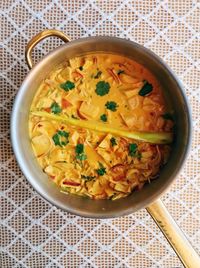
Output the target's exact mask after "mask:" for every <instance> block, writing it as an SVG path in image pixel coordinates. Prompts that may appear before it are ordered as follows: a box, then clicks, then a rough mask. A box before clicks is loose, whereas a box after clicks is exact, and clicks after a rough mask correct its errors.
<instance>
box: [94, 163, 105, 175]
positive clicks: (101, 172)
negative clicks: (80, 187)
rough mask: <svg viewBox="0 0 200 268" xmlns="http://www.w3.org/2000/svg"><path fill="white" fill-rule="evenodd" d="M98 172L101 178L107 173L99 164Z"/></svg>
mask: <svg viewBox="0 0 200 268" xmlns="http://www.w3.org/2000/svg"><path fill="white" fill-rule="evenodd" d="M96 171H97V174H98V175H99V176H103V175H104V174H105V173H106V168H105V167H104V166H103V165H102V164H101V163H100V162H99V169H97V170H96Z"/></svg>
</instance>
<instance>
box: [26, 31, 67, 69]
mask: <svg viewBox="0 0 200 268" xmlns="http://www.w3.org/2000/svg"><path fill="white" fill-rule="evenodd" d="M49 36H56V37H59V38H60V39H62V40H63V41H64V42H66V43H67V42H69V41H70V38H69V37H68V36H67V35H66V34H64V33H63V32H60V31H58V30H56V29H50V30H44V31H42V32H40V33H38V34H37V35H35V36H34V37H33V38H32V39H31V40H30V41H29V42H28V44H27V46H26V49H25V58H26V62H27V64H28V67H29V68H30V69H31V68H32V67H33V65H34V64H33V59H32V51H33V48H34V47H35V46H36V45H37V44H38V43H39V42H40V41H42V40H43V39H45V38H47V37H49Z"/></svg>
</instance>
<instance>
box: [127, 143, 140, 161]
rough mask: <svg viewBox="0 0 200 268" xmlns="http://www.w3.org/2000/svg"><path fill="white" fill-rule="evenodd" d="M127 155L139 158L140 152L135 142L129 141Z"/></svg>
mask: <svg viewBox="0 0 200 268" xmlns="http://www.w3.org/2000/svg"><path fill="white" fill-rule="evenodd" d="M128 149H129V155H130V156H132V157H137V158H138V159H140V158H141V153H140V152H139V151H138V146H137V144H136V143H129V148H128Z"/></svg>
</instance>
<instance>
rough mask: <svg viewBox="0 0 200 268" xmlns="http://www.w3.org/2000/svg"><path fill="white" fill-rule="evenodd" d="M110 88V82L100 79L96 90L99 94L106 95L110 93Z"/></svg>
mask: <svg viewBox="0 0 200 268" xmlns="http://www.w3.org/2000/svg"><path fill="white" fill-rule="evenodd" d="M109 89H110V84H109V83H108V82H104V81H99V82H98V83H97V84H96V90H95V92H96V93H97V95H99V96H104V95H106V94H108V93H109Z"/></svg>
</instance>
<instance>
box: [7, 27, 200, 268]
mask: <svg viewBox="0 0 200 268" xmlns="http://www.w3.org/2000/svg"><path fill="white" fill-rule="evenodd" d="M48 36H56V37H59V38H61V39H62V40H63V41H65V42H66V44H64V45H62V46H60V47H58V48H56V49H54V50H53V51H52V52H51V53H49V54H48V55H47V56H45V57H44V58H43V59H42V60H40V62H38V63H37V64H36V65H35V66H34V67H33V61H32V58H31V52H32V50H33V48H34V46H35V45H37V43H39V42H40V41H41V40H42V39H44V38H47V37H48ZM69 41H70V39H69V38H68V37H67V36H66V35H65V34H63V33H62V32H59V31H57V30H45V31H43V32H41V33H39V34H37V35H36V36H35V37H34V38H33V39H32V40H31V41H30V42H29V43H28V45H27V48H26V60H27V63H28V65H29V67H30V68H32V67H33V68H32V69H31V71H30V72H29V74H28V75H27V77H26V78H25V80H24V82H23V83H22V85H21V87H20V89H19V91H18V94H17V96H16V98H15V102H14V106H13V111H12V116H11V139H12V145H13V149H14V153H15V156H16V159H17V161H18V164H19V166H20V167H21V170H22V172H23V173H24V175H25V177H26V178H27V180H28V181H29V182H30V184H31V185H32V186H33V188H34V189H35V190H36V191H37V192H38V193H39V194H40V195H41V196H42V197H43V198H45V199H46V200H48V201H49V202H50V203H51V204H53V205H55V206H57V207H58V208H61V209H63V210H66V211H68V212H70V213H73V214H77V215H79V216H84V217H92V218H112V217H119V216H123V215H127V214H130V213H133V212H136V211H138V210H140V209H142V208H147V210H148V212H150V213H151V215H152V217H153V218H154V219H155V221H156V222H157V224H158V225H159V227H160V228H162V229H164V231H165V235H166V237H167V239H168V240H169V242H170V243H171V244H172V246H173V247H174V248H175V250H176V251H177V253H178V255H179V257H180V258H181V260H182V262H183V263H184V264H188V263H190V264H191V262H192V260H193V261H194V263H195V262H196V261H199V259H198V256H197V255H196V253H195V251H194V250H193V249H192V248H191V246H190V245H189V243H188V241H187V240H186V239H185V237H184V236H183V235H182V233H181V231H180V230H179V229H178V227H177V226H176V224H175V222H174V221H173V220H172V218H171V217H170V216H169V214H168V212H167V211H166V209H165V207H164V205H163V204H162V203H161V201H156V200H157V199H158V198H159V197H160V196H161V195H162V194H163V193H164V192H165V191H166V189H168V187H169V186H170V185H171V183H172V182H173V181H174V180H175V178H176V177H177V174H178V173H179V171H180V169H181V167H182V166H183V163H184V161H185V159H186V155H187V153H188V150H189V147H190V140H191V119H190V112H189V108H188V103H187V100H186V96H185V94H184V91H183V88H182V85H181V83H180V81H179V80H178V79H177V78H176V76H175V75H174V73H173V72H172V71H171V70H170V68H169V67H168V66H167V65H166V64H165V63H164V62H163V61H162V60H161V59H160V58H159V57H158V56H157V55H155V54H154V53H153V52H152V51H150V50H148V49H147V48H145V47H143V46H141V45H139V44H137V43H135V42H132V41H128V40H125V39H120V38H116V37H107V36H106V37H103V36H99V37H87V38H81V39H78V40H75V41H70V42H69ZM96 52H106V53H112V54H120V55H123V56H125V57H128V58H130V59H133V60H135V61H136V62H138V63H140V64H142V65H144V66H145V67H146V68H147V69H149V70H150V71H151V72H152V73H153V74H154V75H155V76H156V78H157V79H158V81H159V82H160V83H161V85H162V88H163V91H164V95H165V99H166V101H167V102H169V103H170V104H171V106H172V107H173V111H174V116H175V122H176V131H175V138H174V142H173V145H172V152H171V155H170V158H169V161H168V163H167V164H166V165H165V166H164V167H163V168H162V170H161V172H160V175H159V178H158V179H156V180H153V181H152V182H151V183H150V184H147V185H145V187H144V188H143V189H142V190H141V191H135V192H133V193H132V194H130V195H129V196H127V197H126V198H122V199H119V200H115V201H112V200H91V199H86V198H82V197H80V196H74V195H71V194H68V195H66V194H63V193H61V192H60V190H59V189H58V187H57V186H56V185H55V184H54V183H53V182H52V181H51V180H49V178H48V177H47V175H46V174H45V173H44V172H43V171H42V169H41V167H40V166H39V164H38V162H37V159H36V157H35V156H34V153H33V150H32V147H31V143H30V138H29V131H28V119H29V111H30V106H31V103H32V100H33V97H34V95H35V93H36V91H37V89H38V87H39V85H40V84H41V82H42V81H43V80H44V79H45V77H46V76H47V75H48V74H49V73H50V72H51V71H52V70H53V69H54V68H56V66H58V65H60V64H62V63H63V62H64V61H66V60H68V59H70V58H73V57H76V56H80V55H84V54H91V53H96ZM170 226H171V227H170ZM183 246H184V247H183ZM184 252H185V253H186V252H187V254H188V252H190V253H191V254H190V257H187V256H186V255H187V254H185V253H184ZM188 255H189V254H188ZM188 267H189V266H188ZM191 267H194V266H191Z"/></svg>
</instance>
